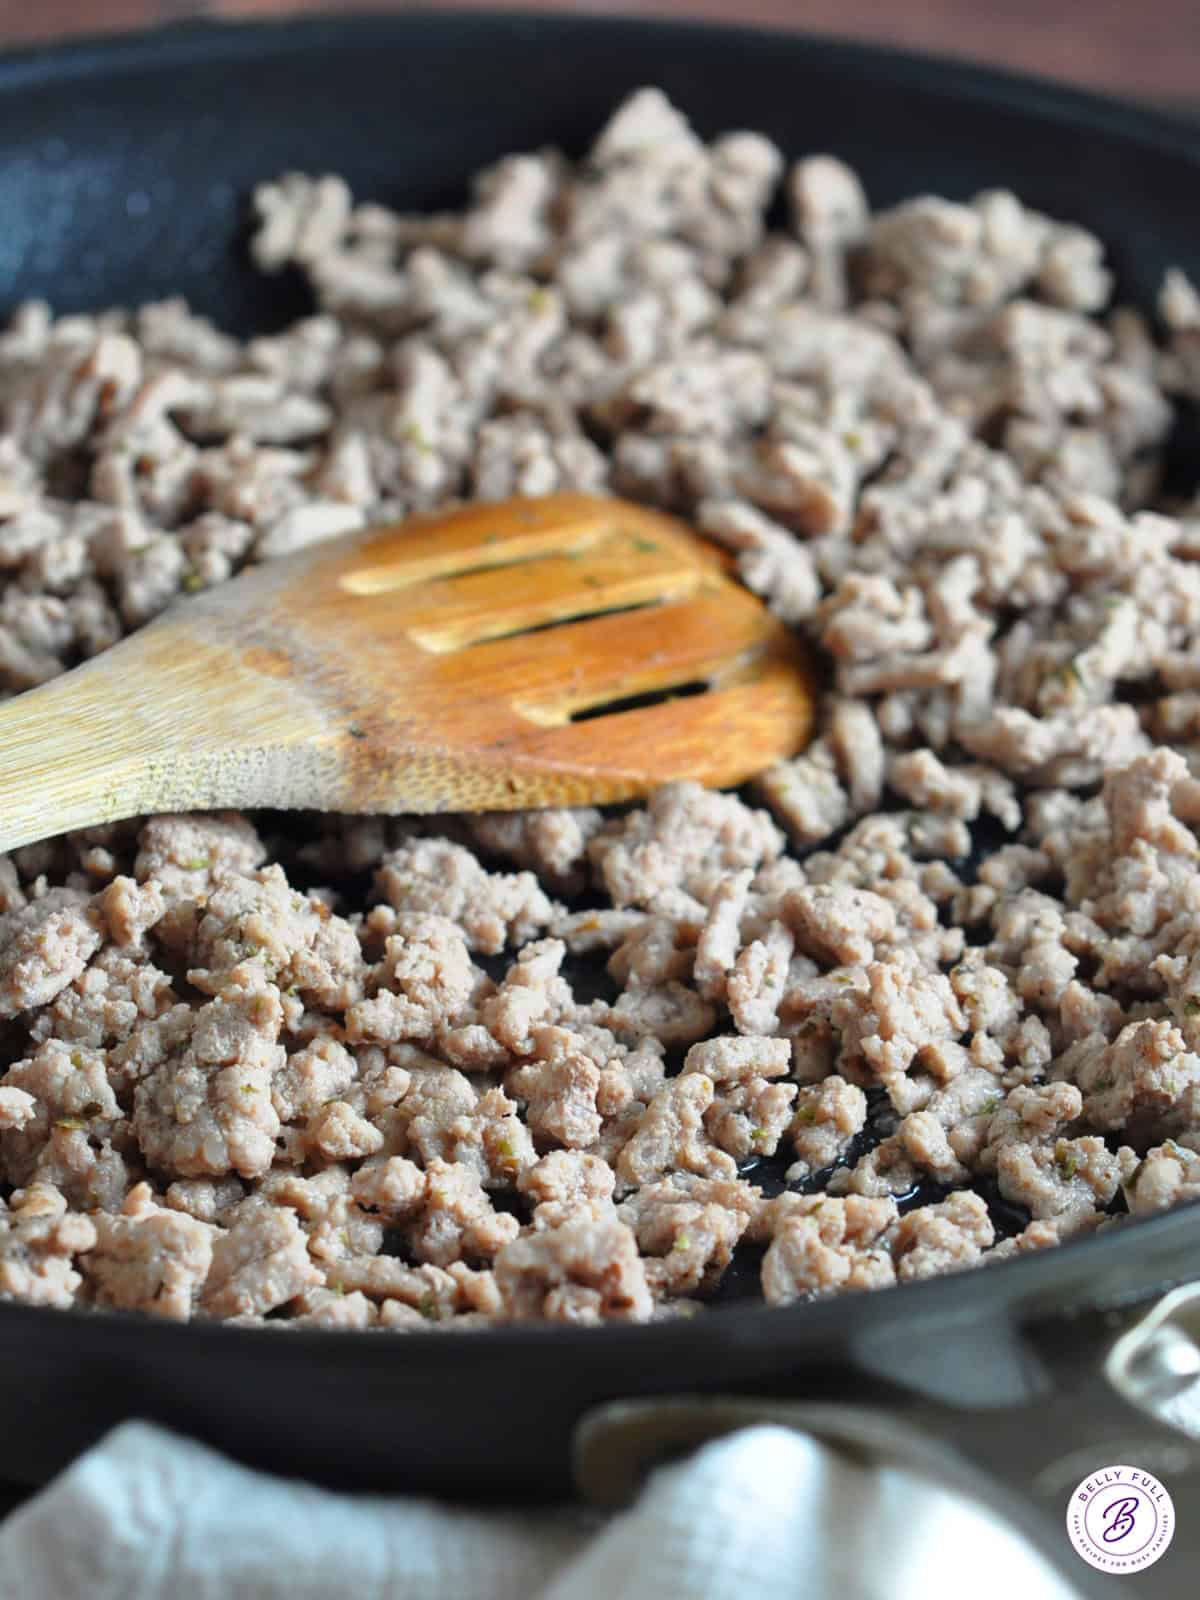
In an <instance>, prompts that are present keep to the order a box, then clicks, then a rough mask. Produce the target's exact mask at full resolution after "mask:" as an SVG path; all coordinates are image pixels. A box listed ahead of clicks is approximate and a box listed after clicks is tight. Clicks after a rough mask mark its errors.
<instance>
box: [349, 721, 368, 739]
mask: <svg viewBox="0 0 1200 1600" xmlns="http://www.w3.org/2000/svg"><path fill="white" fill-rule="evenodd" d="M346 732H347V733H348V734H349V735H350V737H351V738H352V739H365V738H366V737H367V730H366V729H365V728H364V727H363V726H362V725H361V724H360V723H357V722H352V723H351V724H350V726H349V727H348V728H347V729H346Z"/></svg>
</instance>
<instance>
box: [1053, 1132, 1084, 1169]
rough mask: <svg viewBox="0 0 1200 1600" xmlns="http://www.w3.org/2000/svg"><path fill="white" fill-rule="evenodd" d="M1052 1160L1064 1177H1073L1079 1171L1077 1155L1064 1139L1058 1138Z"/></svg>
mask: <svg viewBox="0 0 1200 1600" xmlns="http://www.w3.org/2000/svg"><path fill="white" fill-rule="evenodd" d="M1054 1161H1055V1165H1056V1166H1057V1167H1058V1170H1059V1171H1060V1172H1061V1173H1062V1175H1063V1177H1064V1178H1073V1177H1074V1176H1075V1174H1076V1173H1077V1172H1078V1171H1079V1156H1078V1154H1077V1153H1076V1152H1075V1151H1074V1150H1072V1149H1071V1147H1070V1145H1069V1144H1067V1142H1066V1140H1065V1139H1060V1140H1059V1142H1058V1144H1057V1145H1056V1146H1055V1149H1054Z"/></svg>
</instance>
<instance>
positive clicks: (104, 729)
mask: <svg viewBox="0 0 1200 1600" xmlns="http://www.w3.org/2000/svg"><path fill="white" fill-rule="evenodd" d="M218 675H219V676H218ZM214 680H215V681H216V682H217V683H218V693H219V695H220V699H221V715H220V724H219V735H216V734H214V731H213V729H214V717H213V695H214ZM284 725H286V726H284ZM320 735H321V729H320V727H319V726H317V725H315V724H314V723H313V719H312V718H311V716H310V715H309V714H308V713H307V711H306V707H305V703H304V699H303V697H302V696H299V695H296V694H295V693H294V692H289V688H288V686H287V685H281V686H280V688H279V691H278V705H275V704H273V703H272V700H271V698H270V696H269V695H264V692H263V685H262V683H261V681H259V682H256V683H255V684H254V685H253V686H250V685H245V686H243V685H242V684H241V682H240V679H239V678H238V677H237V675H236V674H233V673H230V672H229V670H228V662H227V660H226V659H224V657H223V656H222V655H221V653H220V652H217V651H215V650H213V649H207V650H206V649H205V648H204V647H203V645H202V644H201V643H198V641H197V640H196V638H195V637H194V635H192V634H191V633H190V632H189V633H186V634H185V633H184V632H183V631H181V630H180V628H179V625H178V624H177V623H176V622H175V621H174V620H173V619H171V618H166V619H163V620H162V621H161V622H158V623H155V624H153V625H152V626H151V627H149V628H146V629H144V630H143V631H142V632H141V633H139V634H137V635H135V636H134V637H132V638H130V639H127V640H125V641H123V642H122V643H121V644H118V645H116V646H114V647H113V648H112V649H111V650H108V651H106V652H105V653H104V655H102V656H100V657H97V658H96V660H94V661H91V662H88V663H87V664H86V665H84V666H83V667H80V668H78V669H76V670H75V671H74V672H71V673H68V674H65V675H64V676H63V677H61V678H55V679H52V680H51V681H50V682H49V683H45V684H42V685H41V686H40V687H39V688H37V689H32V690H30V691H28V692H27V693H25V694H21V695H18V696H17V697H15V698H14V699H12V700H10V701H8V702H7V703H6V704H4V705H2V706H0V851H7V850H13V849H15V848H16V847H17V846H19V845H22V844H28V843H29V842H31V841H32V840H35V839H46V838H50V837H53V836H54V835H56V834H60V833H65V832H67V831H68V830H70V829H74V828H84V827H91V826H94V825H96V824H98V823H104V822H112V821H115V820H117V819H118V818H121V817H130V816H138V815H141V814H143V813H147V812H159V811H174V810H204V809H209V808H212V807H221V806H254V805H259V806H271V805H286V804H289V803H296V802H295V801H289V796H290V795H291V794H293V793H295V794H299V793H301V792H302V791H303V790H304V786H305V783H306V781H307V784H308V789H307V792H308V793H309V794H311V795H312V796H313V799H312V801H311V802H310V803H313V804H318V805H319V804H321V803H322V799H323V796H324V793H325V791H326V789H327V783H324V782H322V776H321V773H320V771H319V770H318V769H319V768H320V767H321V766H322V764H323V763H322V744H321V738H320Z"/></svg>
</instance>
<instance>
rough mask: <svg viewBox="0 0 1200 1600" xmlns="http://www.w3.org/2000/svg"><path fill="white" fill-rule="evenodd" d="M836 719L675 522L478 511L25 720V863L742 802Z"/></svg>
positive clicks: (355, 556) (280, 583)
mask: <svg viewBox="0 0 1200 1600" xmlns="http://www.w3.org/2000/svg"><path fill="white" fill-rule="evenodd" d="M701 686H704V687H703V692H697V691H698V689H699V688H700V687H701ZM680 690H684V691H688V692H687V693H686V694H685V695H684V696H681V697H679V698H674V699H668V700H665V701H660V702H659V703H655V704H640V705H636V706H634V707H630V706H629V705H627V704H624V705H623V704H622V703H623V702H628V701H629V700H631V699H635V698H636V697H645V696H648V695H653V694H656V693H658V694H661V693H662V692H664V691H666V692H670V691H680ZM813 694H814V690H813V680H812V676H811V672H810V668H809V664H808V662H807V659H806V656H805V653H804V650H803V648H802V646H801V645H800V644H799V642H798V641H797V640H796V638H795V637H794V636H793V635H792V633H791V632H790V631H789V630H788V629H787V628H786V627H784V626H783V625H782V624H781V623H779V622H778V621H776V619H775V618H774V617H772V616H771V615H770V613H769V612H768V611H767V610H766V609H765V607H764V606H763V605H762V604H761V603H760V602H759V601H758V600H756V599H755V598H754V596H753V595H751V594H750V593H748V592H747V591H746V590H745V589H744V588H742V587H741V586H740V585H739V584H738V583H737V582H736V581H735V580H734V579H733V578H732V577H731V576H730V569H729V563H728V561H727V560H726V558H725V557H724V556H723V555H722V554H721V553H720V552H718V551H717V550H715V549H714V548H712V547H711V546H709V545H706V544H704V543H702V542H701V541H700V540H699V539H698V538H697V537H696V535H695V534H693V533H692V532H691V530H690V529H689V528H688V527H687V526H686V525H685V524H683V523H681V522H679V521H677V520H676V519H674V518H672V517H667V516H663V515H660V514H658V513H656V512H652V511H647V510H645V509H643V508H641V507H639V506H634V505H630V504H628V503H627V502H625V501H621V500H610V499H599V498H592V497H590V496H586V495H576V494H565V495H555V496H552V497H550V498H548V499H542V500H510V501H507V502H505V503H504V504H502V505H475V506H469V507H466V508H464V509H462V510H458V511H453V512H450V513H449V514H447V515H442V516H435V517H426V518H413V519H410V520H408V521H406V522H403V523H399V524H395V525H393V526H391V527H385V528H376V529H372V530H370V531H368V532H364V533H362V534H355V535H353V536H351V537H350V538H346V539H339V540H337V541H335V542H330V543H326V544H321V545H318V546H315V547H313V548H312V549H310V550H305V551H302V552H300V553H299V554H297V555H295V556H291V557H288V558H286V559H285V560H282V561H277V562H273V563H270V564H268V565H266V566H262V567H257V568H255V569H253V570H251V571H249V572H246V573H243V574H242V576H241V577H239V578H236V579H234V581H233V582H231V583H227V584H223V585H221V586H220V587H218V588H215V589H213V590H211V591H209V592H207V593H205V594H201V595H197V596H196V597H194V598H193V599H190V600H185V601H182V602H180V603H179V604H177V605H175V606H173V607H171V609H170V610H168V611H166V612H165V613H164V614H163V615H162V616H161V617H160V618H159V619H158V620H157V621H155V622H153V623H151V624H150V626H148V627H146V628H143V629H142V630H141V631H140V632H138V633H135V634H133V635H132V636H131V637H130V638H128V639H126V640H124V641H122V643H120V644H118V645H116V646H115V647H114V648H113V649H111V650H108V651H106V652H105V653H104V654H103V655H101V656H99V657H97V658H96V659H95V660H94V661H90V662H88V663H87V664H86V665H84V666H82V667H79V668H77V669H76V670H75V671H73V672H69V673H67V674H65V675H64V676H63V677H61V678H56V679H54V680H53V681H52V682H50V683H47V684H44V685H43V686H42V687H40V688H38V689H34V690H32V691H30V692H29V693H26V694H23V695H20V696H19V697H18V698H16V699H14V700H12V701H9V702H8V703H7V704H6V705H4V706H3V707H0V850H9V849H12V848H13V847H15V846H16V845H19V844H24V843H27V842H28V841H30V840H33V839H41V838H47V837H49V836H50V835H52V834H57V833H61V832H64V831H65V830H67V829H69V828H78V827H84V826H87V825H90V824H94V823H99V822H108V821H113V820H115V819H117V818H119V817H128V816H135V815H138V814H139V813H142V812H154V811H175V810H194V809H202V808H204V809H207V808H210V807H214V806H238V807H242V806H247V807H249V806H279V807H306V808H312V809H314V810H323V811H348V812H392V813H395V812H402V811H412V812H430V811H475V810H486V809H504V810H511V809H514V808H516V807H520V806H543V805H555V804H561V805H579V804H585V803H588V802H603V801H609V800H619V799H624V798H627V797H629V796H632V795H637V794H642V793H645V792H647V791H649V790H650V789H652V788H654V787H655V786H656V785H657V784H660V783H665V782H667V781H668V780H670V779H673V778H695V779H698V780H699V781H701V782H703V783H706V784H713V785H725V784H732V783H738V782H740V781H741V780H742V779H744V778H746V777H748V776H750V775H751V774H752V773H755V772H758V771H760V770H761V769H762V768H764V767H766V766H768V765H770V763H771V762H773V761H775V760H776V759H778V758H779V757H782V756H787V755H790V754H792V753H793V752H794V751H795V750H796V749H798V748H799V746H800V745H801V744H802V743H803V742H804V740H805V738H806V737H807V735H808V732H809V728H810V725H811V721H812V710H813ZM605 708H609V709H607V710H606V709H605Z"/></svg>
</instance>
